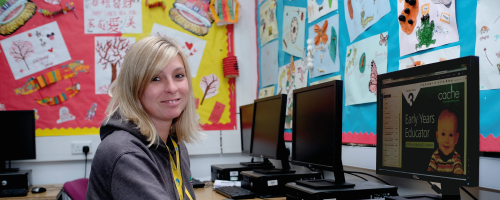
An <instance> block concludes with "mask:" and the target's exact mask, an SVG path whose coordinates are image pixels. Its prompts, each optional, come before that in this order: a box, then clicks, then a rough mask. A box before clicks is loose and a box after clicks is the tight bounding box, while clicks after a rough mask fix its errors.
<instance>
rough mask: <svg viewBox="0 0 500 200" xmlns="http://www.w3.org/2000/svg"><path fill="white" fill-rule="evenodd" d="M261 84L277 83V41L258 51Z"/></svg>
mask: <svg viewBox="0 0 500 200" xmlns="http://www.w3.org/2000/svg"><path fill="white" fill-rule="evenodd" d="M260 66H261V67H260V69H261V76H260V78H261V79H262V86H268V85H273V84H276V83H278V68H279V67H278V41H277V40H276V41H273V42H271V43H269V44H266V46H264V47H262V49H261V51H260Z"/></svg>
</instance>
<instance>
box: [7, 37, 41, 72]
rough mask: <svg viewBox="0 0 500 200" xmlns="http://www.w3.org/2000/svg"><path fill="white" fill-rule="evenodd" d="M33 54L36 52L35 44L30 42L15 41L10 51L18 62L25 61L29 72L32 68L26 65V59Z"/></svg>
mask: <svg viewBox="0 0 500 200" xmlns="http://www.w3.org/2000/svg"><path fill="white" fill-rule="evenodd" d="M33 53H35V50H33V44H31V42H29V41H23V40H18V41H14V42H12V45H11V46H10V49H9V54H10V55H11V56H12V57H14V59H16V62H21V60H22V61H24V64H25V65H26V67H27V68H28V70H29V69H30V67H29V66H28V63H26V58H28V57H30V56H31V54H33Z"/></svg>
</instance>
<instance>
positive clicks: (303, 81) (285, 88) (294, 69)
mask: <svg viewBox="0 0 500 200" xmlns="http://www.w3.org/2000/svg"><path fill="white" fill-rule="evenodd" d="M291 57H292V58H291V62H290V63H289V64H286V65H284V66H282V67H280V69H279V73H278V74H279V82H278V94H287V101H286V114H285V115H286V116H285V129H291V128H292V113H293V90H295V89H299V88H303V87H306V86H307V73H308V70H306V69H305V67H304V66H303V62H302V60H296V61H294V60H293V56H291Z"/></svg>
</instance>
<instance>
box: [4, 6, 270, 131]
mask: <svg viewBox="0 0 500 200" xmlns="http://www.w3.org/2000/svg"><path fill="white" fill-rule="evenodd" d="M51 2H53V1H44V0H31V1H28V0H6V1H0V4H1V5H2V8H7V9H0V16H4V15H5V16H9V18H8V19H10V21H12V20H16V23H17V24H18V25H19V24H22V26H16V27H13V26H12V24H11V23H8V22H10V21H7V20H8V19H7V18H2V20H0V21H1V22H0V32H1V33H2V34H1V36H0V45H1V49H0V50H1V51H0V74H1V75H0V77H1V80H2V84H0V91H1V92H0V110H35V113H36V120H37V121H36V135H37V136H61V135H92V134H99V127H100V125H101V123H102V121H103V120H104V119H105V115H104V110H105V108H106V106H107V103H108V101H109V96H108V95H107V91H108V88H109V84H110V83H111V82H112V81H113V80H114V79H115V78H116V77H117V76H118V74H119V72H120V69H121V64H122V62H123V56H124V55H125V54H126V51H127V49H128V48H130V46H131V45H133V44H134V43H135V42H136V41H138V40H140V39H141V38H143V37H146V36H148V35H150V34H151V32H153V31H155V32H160V33H161V34H165V35H171V36H173V37H175V38H174V39H176V40H177V41H178V42H179V44H180V45H181V46H182V47H183V49H184V51H185V52H186V53H187V54H188V57H189V63H190V65H191V69H192V72H193V73H192V81H193V89H194V94H195V100H196V103H197V112H198V114H199V116H200V121H201V125H202V128H203V129H204V130H235V129H236V91H235V88H236V87H235V80H234V78H233V79H229V78H225V77H224V75H223V70H222V67H221V66H222V59H223V58H225V57H227V56H229V55H234V54H233V53H234V52H233V51H232V49H234V48H232V45H233V34H232V33H233V25H227V26H216V25H214V24H212V23H213V20H211V18H210V17H209V13H208V12H209V11H208V10H209V3H210V1H208V0H176V1H174V0H172V1H166V4H165V9H163V8H162V7H152V8H149V6H148V5H146V4H145V1H130V0H114V1H94V0H84V1H75V2H73V3H71V1H69V0H61V1H60V4H59V3H56V4H52V3H51ZM149 3H155V1H149ZM61 9H67V10H68V11H67V12H66V13H63V12H58V11H59V10H61ZM31 10H36V12H31ZM30 13H31V14H32V16H31V17H29V14H30ZM185 13H190V14H187V15H186V14H185ZM27 16H28V17H27ZM18 17H19V18H18ZM195 22H196V23H195ZM198 22H199V23H198ZM153 29H154V30H153ZM2 31H8V32H9V34H3V32H2ZM174 33H175V34H174ZM206 49H210V51H207V50H206ZM106 55H107V56H106ZM276 71H277V69H276Z"/></svg>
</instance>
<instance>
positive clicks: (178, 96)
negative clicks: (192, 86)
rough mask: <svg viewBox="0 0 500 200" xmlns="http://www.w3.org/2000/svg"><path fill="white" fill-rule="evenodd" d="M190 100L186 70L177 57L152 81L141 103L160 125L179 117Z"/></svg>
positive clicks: (154, 121) (152, 118) (155, 122)
mask: <svg viewBox="0 0 500 200" xmlns="http://www.w3.org/2000/svg"><path fill="white" fill-rule="evenodd" d="M188 98H189V83H188V79H187V76H186V69H185V68H184V62H182V58H181V57H180V56H179V55H177V56H175V57H174V58H173V59H172V60H171V61H170V63H168V64H167V66H165V68H164V69H163V70H162V71H161V72H160V73H159V74H158V75H156V76H155V77H154V78H153V79H152V80H151V83H150V84H149V85H148V87H147V88H146V90H145V91H144V94H143V95H142V97H141V99H140V101H141V104H142V106H143V107H144V109H145V110H146V113H148V115H149V117H151V120H152V121H153V123H154V124H158V123H162V122H164V121H172V119H174V118H177V117H179V115H180V114H181V113H182V111H183V110H184V108H186V105H187V102H188Z"/></svg>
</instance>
